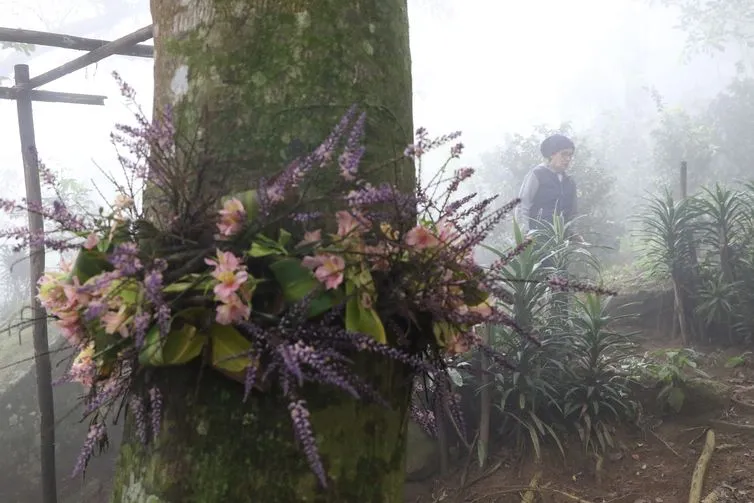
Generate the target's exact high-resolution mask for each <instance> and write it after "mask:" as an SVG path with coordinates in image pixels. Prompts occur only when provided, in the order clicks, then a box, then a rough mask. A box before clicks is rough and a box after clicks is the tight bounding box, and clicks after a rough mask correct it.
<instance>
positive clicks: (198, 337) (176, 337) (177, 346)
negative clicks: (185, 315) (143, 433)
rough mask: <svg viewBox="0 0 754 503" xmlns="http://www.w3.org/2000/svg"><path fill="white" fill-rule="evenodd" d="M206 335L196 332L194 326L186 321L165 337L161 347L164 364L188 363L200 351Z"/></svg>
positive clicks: (205, 341)
mask: <svg viewBox="0 0 754 503" xmlns="http://www.w3.org/2000/svg"><path fill="white" fill-rule="evenodd" d="M206 343H207V336H206V335H202V334H199V333H197V331H196V327H195V326H194V325H190V324H188V323H186V324H184V325H183V327H181V328H180V329H178V330H173V331H171V332H170V333H169V334H168V335H167V336H166V337H165V343H164V345H163V347H162V360H163V364H164V365H180V364H183V363H188V362H190V361H191V360H193V359H194V358H196V357H197V356H199V355H200V354H201V353H202V349H203V348H204V345H205V344H206Z"/></svg>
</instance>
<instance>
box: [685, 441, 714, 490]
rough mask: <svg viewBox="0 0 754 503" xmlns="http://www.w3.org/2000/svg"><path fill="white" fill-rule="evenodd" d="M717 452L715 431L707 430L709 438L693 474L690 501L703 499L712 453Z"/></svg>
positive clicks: (705, 442)
mask: <svg viewBox="0 0 754 503" xmlns="http://www.w3.org/2000/svg"><path fill="white" fill-rule="evenodd" d="M713 452H715V431H714V430H712V429H709V430H707V438H706V439H705V441H704V448H703V449H702V453H701V454H700V455H699V460H698V461H697V462H696V466H695V467H694V474H693V475H692V476H691V489H690V490H689V503H699V502H700V500H701V499H702V488H703V487H704V475H705V474H706V473H707V466H709V462H710V459H712V453H713Z"/></svg>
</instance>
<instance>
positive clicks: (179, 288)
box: [162, 275, 213, 293]
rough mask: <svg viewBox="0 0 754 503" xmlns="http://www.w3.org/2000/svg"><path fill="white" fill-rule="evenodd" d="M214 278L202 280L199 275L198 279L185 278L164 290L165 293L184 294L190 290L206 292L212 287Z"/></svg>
mask: <svg viewBox="0 0 754 503" xmlns="http://www.w3.org/2000/svg"><path fill="white" fill-rule="evenodd" d="M212 285H213V281H212V278H209V277H207V278H201V277H200V276H199V275H197V276H196V277H194V278H192V277H190V276H189V277H183V278H181V280H180V281H176V282H175V283H171V284H169V285H165V287H164V288H163V289H162V291H163V292H164V293H183V292H186V291H188V290H205V289H206V288H208V287H212Z"/></svg>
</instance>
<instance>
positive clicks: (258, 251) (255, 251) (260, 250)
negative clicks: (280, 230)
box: [249, 241, 282, 258]
mask: <svg viewBox="0 0 754 503" xmlns="http://www.w3.org/2000/svg"><path fill="white" fill-rule="evenodd" d="M270 255H282V254H281V253H280V252H279V251H278V250H277V248H271V247H269V246H265V245H263V244H261V243H258V242H256V241H255V242H253V243H251V248H249V256H250V257H255V258H259V257H268V256H270Z"/></svg>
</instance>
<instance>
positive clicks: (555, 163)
mask: <svg viewBox="0 0 754 503" xmlns="http://www.w3.org/2000/svg"><path fill="white" fill-rule="evenodd" d="M571 159H573V149H572V148H567V149H565V150H561V151H560V152H558V153H556V154H555V155H553V156H552V157H551V158H550V167H551V168H552V169H554V170H555V171H558V172H562V171H565V170H566V169H568V166H569V165H570V164H571Z"/></svg>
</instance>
